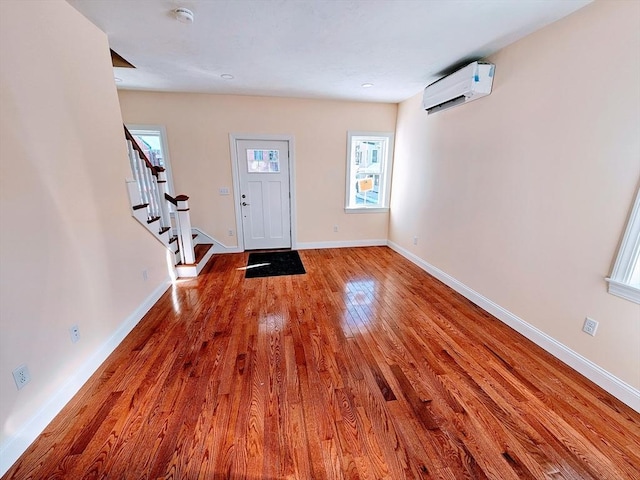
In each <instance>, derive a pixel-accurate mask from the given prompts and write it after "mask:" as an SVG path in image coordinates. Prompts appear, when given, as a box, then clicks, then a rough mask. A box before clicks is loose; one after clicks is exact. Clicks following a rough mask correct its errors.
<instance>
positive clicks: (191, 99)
mask: <svg viewBox="0 0 640 480" xmlns="http://www.w3.org/2000/svg"><path fill="white" fill-rule="evenodd" d="M119 96H120V105H121V109H122V116H123V118H124V119H125V122H126V123H131V124H161V125H164V126H165V127H166V130H167V137H168V143H169V153H170V157H171V165H172V168H173V177H174V184H175V188H176V193H184V194H187V195H189V197H190V201H189V203H190V206H191V213H192V222H193V225H194V226H195V227H198V228H201V229H202V230H203V231H204V232H205V233H207V234H209V235H211V236H213V237H214V238H215V239H217V240H218V241H220V242H222V243H224V244H226V245H227V246H234V245H236V244H237V239H236V237H235V236H234V237H229V236H228V235H227V231H228V230H230V229H231V230H234V233H235V230H236V224H235V210H234V207H235V205H236V203H237V202H235V201H234V198H233V195H230V196H220V195H218V189H219V188H220V187H229V188H230V189H232V187H233V182H232V173H231V172H232V166H231V158H230V152H229V134H230V133H254V134H285V135H293V136H294V138H295V162H296V163H295V173H296V178H295V186H296V200H295V201H296V207H297V227H298V235H297V240H298V242H303V243H304V242H345V241H360V240H379V239H382V240H384V239H386V238H387V226H388V214H387V213H368V214H345V213H344V197H345V177H346V163H345V162H346V155H347V153H346V149H347V131H348V130H361V131H378V132H392V131H394V130H395V123H396V112H397V105H396V104H379V103H378V104H375V103H356V102H338V101H327V100H308V99H307V100H304V99H291V98H273V97H248V96H232V95H205V94H179V93H151V92H138V91H120V92H119ZM334 225H338V232H337V233H335V232H334V231H333V226H334Z"/></svg>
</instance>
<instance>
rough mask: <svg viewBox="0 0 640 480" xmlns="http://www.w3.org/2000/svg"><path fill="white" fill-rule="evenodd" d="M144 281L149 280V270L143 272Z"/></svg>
mask: <svg viewBox="0 0 640 480" xmlns="http://www.w3.org/2000/svg"><path fill="white" fill-rule="evenodd" d="M142 280H144V281H145V282H146V281H147V280H149V272H148V271H147V270H142Z"/></svg>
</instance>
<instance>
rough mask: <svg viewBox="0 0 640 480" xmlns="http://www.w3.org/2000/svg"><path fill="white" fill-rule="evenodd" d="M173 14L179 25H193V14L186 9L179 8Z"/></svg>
mask: <svg viewBox="0 0 640 480" xmlns="http://www.w3.org/2000/svg"><path fill="white" fill-rule="evenodd" d="M173 14H174V15H175V17H176V20H178V21H179V22H181V23H193V12H192V11H191V10H189V9H188V8H183V7H179V8H176V9H175V10H174V11H173Z"/></svg>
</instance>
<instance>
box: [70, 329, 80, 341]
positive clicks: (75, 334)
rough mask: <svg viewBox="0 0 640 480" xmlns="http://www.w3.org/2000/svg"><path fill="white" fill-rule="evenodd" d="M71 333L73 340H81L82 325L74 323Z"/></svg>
mask: <svg viewBox="0 0 640 480" xmlns="http://www.w3.org/2000/svg"><path fill="white" fill-rule="evenodd" d="M69 335H70V336H71V342H72V343H76V342H78V341H79V340H80V327H78V326H77V325H74V326H73V327H70V328H69Z"/></svg>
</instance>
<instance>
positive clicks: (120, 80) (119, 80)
mask: <svg viewBox="0 0 640 480" xmlns="http://www.w3.org/2000/svg"><path fill="white" fill-rule="evenodd" d="M113 79H114V80H115V81H116V83H120V82H122V79H121V78H119V77H114V78H113Z"/></svg>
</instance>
